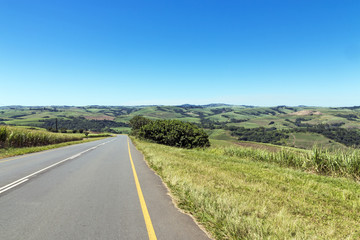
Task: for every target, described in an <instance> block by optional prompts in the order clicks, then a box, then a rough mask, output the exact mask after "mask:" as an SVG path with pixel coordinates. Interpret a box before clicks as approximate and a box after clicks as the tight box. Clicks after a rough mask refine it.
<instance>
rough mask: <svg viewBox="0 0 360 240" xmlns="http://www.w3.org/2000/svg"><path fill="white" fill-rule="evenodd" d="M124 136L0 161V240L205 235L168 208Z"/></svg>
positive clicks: (162, 192) (159, 187) (163, 191)
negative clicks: (145, 210) (145, 213)
mask: <svg viewBox="0 0 360 240" xmlns="http://www.w3.org/2000/svg"><path fill="white" fill-rule="evenodd" d="M128 141H129V140H128V138H127V136H124V135H121V136H118V137H115V138H108V139H104V140H100V141H95V142H90V143H85V144H78V145H73V146H69V147H65V148H60V149H55V150H50V151H45V152H41V153H37V154H30V155H26V156H22V157H18V158H16V157H15V158H8V159H1V160H0V233H1V239H2V240H12V239H14V240H15V239H16V240H21V239H27V240H30V239H34V240H35V239H36V240H42V239H51V240H60V239H64V240H65V239H71V240H73V239H81V240H84V239H91V240H93V239H102V240H103V239H189V240H191V239H199V240H202V239H209V238H208V237H207V236H206V234H205V233H204V232H203V231H202V230H200V228H199V227H198V226H197V225H196V224H195V223H194V221H193V220H192V218H190V217H189V216H187V215H185V214H182V213H181V212H179V211H178V210H177V209H176V208H175V207H174V205H173V204H172V201H171V199H170V197H169V196H168V194H167V190H166V188H165V187H164V185H163V184H162V182H161V180H160V178H159V177H158V176H156V175H155V174H154V172H153V171H152V170H150V169H149V168H148V166H147V165H146V163H145V162H144V160H143V156H142V155H141V153H139V152H138V151H137V150H136V148H135V147H134V146H133V145H132V144H131V143H130V144H129V145H128ZM129 149H130V151H131V156H132V158H131V160H130V157H129ZM131 161H132V162H133V166H134V169H136V171H135V172H136V175H137V177H138V182H139V186H140V188H141V192H142V195H143V197H144V203H145V205H146V209H147V210H148V213H149V219H150V221H151V223H152V226H153V229H154V235H151V234H149V227H147V224H146V217H144V210H143V208H142V205H141V204H140V199H139V194H138V189H137V187H136V182H135V180H134V172H133V168H132V166H131V165H132V164H131ZM154 237H155V238H154Z"/></svg>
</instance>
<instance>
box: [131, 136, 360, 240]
mask: <svg viewBox="0 0 360 240" xmlns="http://www.w3.org/2000/svg"><path fill="white" fill-rule="evenodd" d="M132 139H133V142H134V143H135V144H136V146H137V148H138V149H139V150H140V151H142V152H143V154H144V155H145V158H146V160H147V161H148V163H149V165H150V166H151V167H152V168H153V169H154V170H155V171H156V172H157V173H158V174H159V175H160V176H161V177H162V179H163V181H164V182H165V183H166V185H167V186H168V187H169V188H170V191H171V194H172V195H173V197H174V199H175V201H176V202H177V205H178V206H179V207H180V208H182V209H183V210H185V211H186V212H189V213H191V214H192V215H193V216H195V218H196V219H197V221H198V222H200V223H201V224H202V225H203V226H205V228H206V229H207V230H208V231H209V232H210V233H211V234H212V235H213V236H214V237H215V239H359V238H360V215H359V214H358V212H359V211H360V201H359V199H360V185H359V184H358V183H357V182H356V181H354V179H358V177H359V152H357V151H354V152H352V153H341V154H340V153H330V152H326V151H323V150H320V149H314V151H305V150H294V151H292V152H291V151H290V150H281V151H277V152H274V151H266V150H259V149H253V148H243V147H234V146H231V147H218V146H214V147H212V148H207V149H181V148H174V147H169V146H164V145H159V144H155V143H150V142H146V141H142V140H139V139H136V138H132ZM216 141H221V140H216ZM347 165H348V166H347ZM340 166H341V167H340ZM346 166H347V167H346ZM314 173H317V174H314ZM322 174H328V175H331V176H324V175H322ZM333 176H348V177H349V178H340V177H333Z"/></svg>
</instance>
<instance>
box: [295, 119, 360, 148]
mask: <svg viewBox="0 0 360 240" xmlns="http://www.w3.org/2000/svg"><path fill="white" fill-rule="evenodd" d="M343 124H344V123H335V124H317V125H310V124H307V125H306V126H303V127H299V128H295V129H292V130H290V131H294V132H312V133H318V134H321V135H323V136H325V137H327V138H329V139H331V140H334V141H336V142H339V143H342V144H344V145H345V146H348V147H359V146H360V131H359V130H358V129H346V128H342V127H340V126H341V125H343Z"/></svg>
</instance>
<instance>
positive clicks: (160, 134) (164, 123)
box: [132, 117, 210, 148]
mask: <svg viewBox="0 0 360 240" xmlns="http://www.w3.org/2000/svg"><path fill="white" fill-rule="evenodd" d="M132 120H133V119H132ZM135 120H136V124H135V125H134V126H135V128H136V127H139V126H140V125H142V126H141V127H140V128H139V129H135V131H134V129H132V132H133V133H134V132H135V133H136V135H137V136H139V137H140V138H144V139H148V140H151V141H153V142H156V143H160V144H165V145H169V146H175V147H182V148H195V147H209V146H210V142H209V136H208V135H207V134H206V133H205V132H204V130H202V129H200V128H198V127H197V126H196V125H194V124H192V123H188V122H181V121H179V120H156V121H151V120H150V119H146V118H144V117H141V118H139V117H137V119H135ZM133 122H134V121H133ZM145 123H146V124H145Z"/></svg>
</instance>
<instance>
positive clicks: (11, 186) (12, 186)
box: [0, 178, 29, 194]
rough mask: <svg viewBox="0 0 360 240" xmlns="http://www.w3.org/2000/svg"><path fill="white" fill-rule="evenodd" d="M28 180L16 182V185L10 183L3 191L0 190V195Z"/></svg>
mask: <svg viewBox="0 0 360 240" xmlns="http://www.w3.org/2000/svg"><path fill="white" fill-rule="evenodd" d="M28 180H29V179H27V178H26V179H24V180H22V181H20V182H19V181H17V182H16V183H11V184H8V185H6V186H5V187H7V186H9V185H10V186H9V187H7V188H5V189H3V190H0V194H1V193H3V192H6V191H7V190H10V189H12V188H14V187H16V186H17V185H20V184H22V183H24V182H26V181H28Z"/></svg>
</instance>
